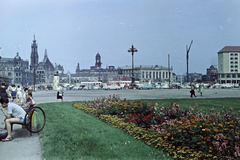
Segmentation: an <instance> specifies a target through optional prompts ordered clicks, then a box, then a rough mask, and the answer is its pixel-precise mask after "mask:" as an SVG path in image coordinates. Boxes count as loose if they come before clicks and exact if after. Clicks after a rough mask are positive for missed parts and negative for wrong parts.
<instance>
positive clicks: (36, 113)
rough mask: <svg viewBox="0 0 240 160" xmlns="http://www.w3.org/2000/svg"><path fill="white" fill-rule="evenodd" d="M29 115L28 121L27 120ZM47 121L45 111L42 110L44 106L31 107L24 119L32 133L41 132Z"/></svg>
mask: <svg viewBox="0 0 240 160" xmlns="http://www.w3.org/2000/svg"><path fill="white" fill-rule="evenodd" d="M27 117H28V121H26V118H27ZM45 122H46V116H45V113H44V111H43V110H42V108H40V107H37V106H34V107H31V108H30V109H29V110H28V111H27V113H26V115H25V119H24V124H25V126H26V128H27V130H28V131H30V132H32V133H38V132H40V131H41V130H42V129H43V128H44V126H45Z"/></svg>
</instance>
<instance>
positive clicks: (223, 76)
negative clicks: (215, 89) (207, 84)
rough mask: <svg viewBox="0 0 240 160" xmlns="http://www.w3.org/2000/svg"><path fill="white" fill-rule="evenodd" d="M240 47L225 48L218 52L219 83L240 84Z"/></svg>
mask: <svg viewBox="0 0 240 160" xmlns="http://www.w3.org/2000/svg"><path fill="white" fill-rule="evenodd" d="M239 64H240V46H225V47H223V48H222V49H221V50H220V51H219V52H218V82H219V83H220V84H222V83H240V72H239V70H240V68H239Z"/></svg>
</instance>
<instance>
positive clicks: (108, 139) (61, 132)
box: [38, 102, 173, 160]
mask: <svg viewBox="0 0 240 160" xmlns="http://www.w3.org/2000/svg"><path fill="white" fill-rule="evenodd" d="M71 104H72V103H70V102H64V103H47V104H40V105H38V106H40V107H42V108H43V110H44V111H45V113H46V118H47V122H46V125H45V127H44V129H43V130H42V131H41V134H40V138H41V139H42V147H43V150H44V153H43V157H44V158H46V159H47V160H57V159H61V160H63V159H74V160H75V159H83V160H84V159H86V160H107V159H109V160H110V159H111V160H112V159H116V160H117V159H119V160H120V159H128V160H131V159H134V160H146V159H163V160H164V159H173V158H167V156H166V155H165V154H163V153H162V152H161V151H160V150H158V149H155V148H153V147H150V146H148V145H146V144H145V143H143V142H140V141H137V140H135V139H134V138H133V137H132V136H129V135H128V134H126V133H124V132H123V131H121V130H119V129H116V128H113V127H111V126H109V125H107V124H106V123H104V122H102V121H100V120H98V119H97V118H95V117H94V116H91V115H88V114H86V113H85V112H83V111H81V110H78V109H76V108H73V107H72V106H71Z"/></svg>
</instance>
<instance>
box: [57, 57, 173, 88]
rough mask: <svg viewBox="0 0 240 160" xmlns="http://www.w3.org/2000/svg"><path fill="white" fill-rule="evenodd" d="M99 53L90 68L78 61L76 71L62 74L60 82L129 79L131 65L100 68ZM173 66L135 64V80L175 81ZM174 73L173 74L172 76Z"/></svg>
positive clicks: (104, 81)
mask: <svg viewBox="0 0 240 160" xmlns="http://www.w3.org/2000/svg"><path fill="white" fill-rule="evenodd" d="M101 64H102V62H101V55H100V54H99V53H97V54H96V56H95V66H91V67H90V69H80V66H79V63H78V65H77V67H76V73H74V74H71V73H70V72H68V73H67V74H63V76H62V77H61V78H60V83H70V84H72V83H80V82H96V81H102V82H103V83H107V82H108V81H113V80H116V81H131V76H132V66H123V67H118V68H115V66H108V67H106V68H101ZM172 70H173V68H172V67H171V68H167V67H163V66H161V65H136V66H134V75H135V80H136V81H140V82H143V83H145V82H169V78H170V81H171V82H175V81H176V75H175V74H173V72H172ZM174 75H175V76H174Z"/></svg>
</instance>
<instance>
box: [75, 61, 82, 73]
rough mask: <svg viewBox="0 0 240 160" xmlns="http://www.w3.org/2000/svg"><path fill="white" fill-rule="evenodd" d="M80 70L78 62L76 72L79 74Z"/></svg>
mask: <svg viewBox="0 0 240 160" xmlns="http://www.w3.org/2000/svg"><path fill="white" fill-rule="evenodd" d="M80 72H81V70H80V66H79V63H78V65H77V68H76V74H80Z"/></svg>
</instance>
